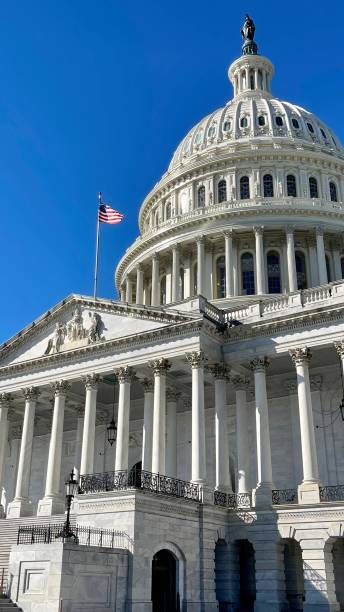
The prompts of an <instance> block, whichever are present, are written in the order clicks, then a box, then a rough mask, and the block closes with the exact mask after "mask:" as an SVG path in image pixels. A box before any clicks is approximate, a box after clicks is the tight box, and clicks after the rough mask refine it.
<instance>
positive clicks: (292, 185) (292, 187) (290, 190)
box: [287, 174, 297, 198]
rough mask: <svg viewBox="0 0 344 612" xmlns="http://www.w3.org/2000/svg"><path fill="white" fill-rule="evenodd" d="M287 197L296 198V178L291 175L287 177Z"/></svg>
mask: <svg viewBox="0 0 344 612" xmlns="http://www.w3.org/2000/svg"><path fill="white" fill-rule="evenodd" d="M287 195H288V196H291V197H293V198H296V196H297V192H296V178H295V176H294V175H293V174H288V176H287Z"/></svg>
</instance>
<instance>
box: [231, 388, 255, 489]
mask: <svg viewBox="0 0 344 612" xmlns="http://www.w3.org/2000/svg"><path fill="white" fill-rule="evenodd" d="M231 383H232V385H233V387H234V389H235V409H236V442H237V461H238V493H248V492H249V482H248V480H249V466H250V454H251V452H250V444H249V430H248V413H247V398H246V392H247V387H248V385H249V381H248V379H247V378H244V377H243V376H233V378H231Z"/></svg>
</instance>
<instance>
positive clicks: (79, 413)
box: [73, 406, 85, 418]
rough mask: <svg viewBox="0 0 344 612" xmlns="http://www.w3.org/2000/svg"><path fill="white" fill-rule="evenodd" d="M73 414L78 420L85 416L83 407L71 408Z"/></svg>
mask: <svg viewBox="0 0 344 612" xmlns="http://www.w3.org/2000/svg"><path fill="white" fill-rule="evenodd" d="M73 412H75V414H76V415H77V417H78V418H81V417H83V416H84V415H85V406H73Z"/></svg>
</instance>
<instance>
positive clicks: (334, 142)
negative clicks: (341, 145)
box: [331, 136, 338, 147]
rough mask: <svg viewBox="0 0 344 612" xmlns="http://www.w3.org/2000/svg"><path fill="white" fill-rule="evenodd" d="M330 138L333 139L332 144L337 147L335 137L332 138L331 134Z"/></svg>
mask: <svg viewBox="0 0 344 612" xmlns="http://www.w3.org/2000/svg"><path fill="white" fill-rule="evenodd" d="M331 138H332V141H333V144H334V146H335V147H337V146H338V145H337V143H336V141H335V139H334V138H333V136H331Z"/></svg>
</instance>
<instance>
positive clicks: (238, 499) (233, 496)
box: [214, 491, 252, 510]
mask: <svg viewBox="0 0 344 612" xmlns="http://www.w3.org/2000/svg"><path fill="white" fill-rule="evenodd" d="M214 504H215V506H222V508H230V509H231V510H236V509H241V508H242V509H244V508H251V505H252V501H251V495H250V493H224V492H223V491H214Z"/></svg>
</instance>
